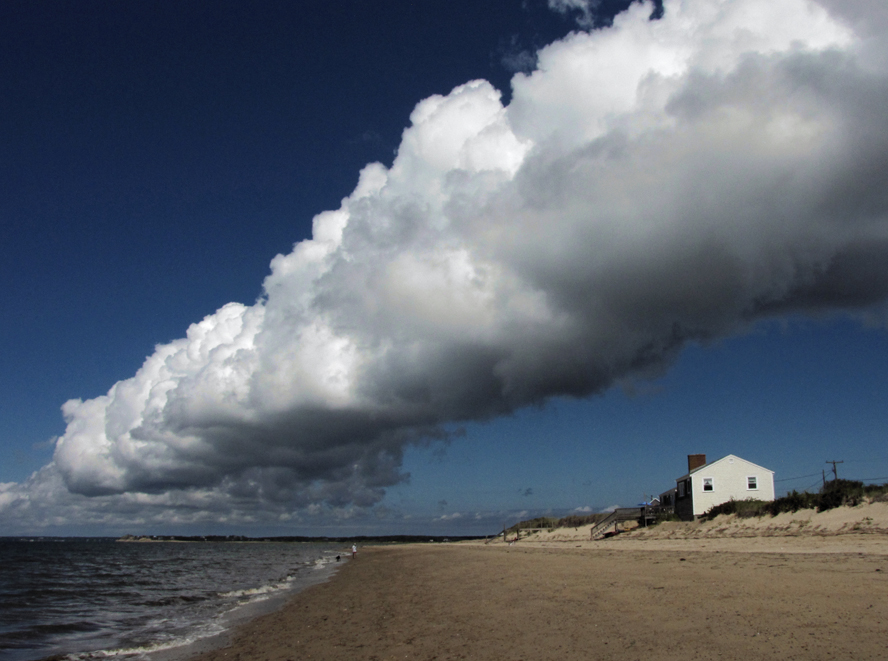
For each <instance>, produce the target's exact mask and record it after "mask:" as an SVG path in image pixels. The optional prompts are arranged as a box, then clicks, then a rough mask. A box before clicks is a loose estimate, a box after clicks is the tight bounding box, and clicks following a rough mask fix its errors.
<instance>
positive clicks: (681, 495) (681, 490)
mask: <svg viewBox="0 0 888 661" xmlns="http://www.w3.org/2000/svg"><path fill="white" fill-rule="evenodd" d="M678 497H679V498H684V497H685V483H684V480H682V481H681V482H679V483H678Z"/></svg>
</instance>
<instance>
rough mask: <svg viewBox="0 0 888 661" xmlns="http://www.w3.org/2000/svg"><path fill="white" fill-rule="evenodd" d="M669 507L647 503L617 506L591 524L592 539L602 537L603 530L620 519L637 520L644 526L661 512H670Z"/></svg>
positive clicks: (619, 521)
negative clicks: (637, 505) (653, 505)
mask: <svg viewBox="0 0 888 661" xmlns="http://www.w3.org/2000/svg"><path fill="white" fill-rule="evenodd" d="M671 512H672V508H671V507H651V506H649V505H645V506H639V507H618V508H617V509H615V510H614V511H613V512H611V513H610V514H608V515H607V517H606V518H604V519H602V520H601V521H599V522H598V523H596V524H595V525H594V526H592V532H591V536H592V539H600V538H601V537H604V534H605V532H606V531H607V529H608V528H609V527H610V526H611V525H615V524H617V523H621V522H622V521H638V523H639V525H642V526H645V525H647V524H648V523H651V522H652V521H654V519H656V518H657V516H659V515H661V514H667V513H671Z"/></svg>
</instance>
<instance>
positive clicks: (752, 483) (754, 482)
mask: <svg viewBox="0 0 888 661" xmlns="http://www.w3.org/2000/svg"><path fill="white" fill-rule="evenodd" d="M758 488H759V485H758V477H756V476H755V475H750V476H749V477H747V478H746V489H747V490H748V491H755V490H756V489H758Z"/></svg>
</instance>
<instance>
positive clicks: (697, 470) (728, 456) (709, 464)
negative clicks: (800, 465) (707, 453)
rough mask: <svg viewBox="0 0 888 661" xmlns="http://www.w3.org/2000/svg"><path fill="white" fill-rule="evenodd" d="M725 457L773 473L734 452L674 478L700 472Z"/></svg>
mask: <svg viewBox="0 0 888 661" xmlns="http://www.w3.org/2000/svg"><path fill="white" fill-rule="evenodd" d="M727 459H739V460H740V461H743V462H746V463H747V464H750V465H752V466H755V467H756V468H760V469H761V470H763V471H765V472H766V473H771V474H772V475H773V474H774V471H772V470H771V469H770V468H765V467H764V466H759V465H758V464H753V463H752V462H751V461H749V460H748V459H744V458H743V457H738V456H737V455H736V454H726V455H725V456H724V457H722V458H721V459H716V460H715V461H710V462H709V463H706V464H703V465H702V466H697V468H695V469H694V470H692V471H691V472H689V473H685V474H684V475H682V476H681V477H677V478H675V481H676V482H680V481H681V480H684V479H687V478H688V477H690V476H691V475H693V474H694V473H699V472H700V471H701V470H703V469H704V468H711V467H712V466H714V465H715V464H720V463H721V462H723V461H725V460H727Z"/></svg>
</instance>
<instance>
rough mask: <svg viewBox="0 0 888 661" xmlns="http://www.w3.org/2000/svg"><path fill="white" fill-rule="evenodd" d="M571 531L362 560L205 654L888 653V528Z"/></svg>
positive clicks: (208, 657)
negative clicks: (695, 533)
mask: <svg viewBox="0 0 888 661" xmlns="http://www.w3.org/2000/svg"><path fill="white" fill-rule="evenodd" d="M858 514H859V513H858ZM866 516H867V515H866V514H865V515H864V518H865V517H866ZM871 518H872V517H871ZM728 524H729V522H727V521H722V522H721V524H720V527H722V528H726V529H729V528H730V525H728ZM680 525H681V524H679V527H680ZM807 525H812V524H810V523H809V524H807ZM572 532H573V534H575V535H577V537H576V538H575V539H562V540H560V541H554V540H551V539H550V540H538V541H532V540H529V541H525V540H522V541H520V542H518V543H516V544H513V545H509V544H507V543H503V542H502V541H499V542H491V543H489V544H484V543H461V544H438V545H413V546H387V547H370V548H364V549H361V551H360V552H359V554H358V558H357V559H356V560H354V561H350V562H349V563H348V564H347V565H346V566H344V567H343V568H342V569H341V571H340V572H339V573H338V574H337V576H335V577H334V578H333V580H331V581H330V582H328V583H324V584H321V585H316V586H313V587H311V588H309V589H307V590H306V591H304V592H303V593H300V594H299V595H297V596H296V597H295V598H294V599H293V600H292V601H291V602H290V603H289V604H288V605H287V606H286V607H284V608H283V609H281V610H280V611H278V612H275V613H271V614H268V615H266V616H263V617H261V618H259V619H257V620H254V621H253V622H251V623H249V624H247V625H246V626H245V627H243V628H241V629H240V630H238V631H237V632H236V633H235V635H234V636H233V637H232V639H231V641H230V644H229V645H228V646H226V647H223V648H220V649H217V650H214V651H211V652H207V653H204V654H202V655H199V656H197V657H193V659H194V661H222V660H225V661H230V660H232V659H242V660H244V661H246V660H248V659H249V660H251V661H252V660H269V661H275V660H278V659H280V660H287V659H292V660H293V661H302V660H304V659H359V660H361V659H366V660H368V661H369V660H383V659H422V660H426V659H428V660H431V659H441V660H443V659H481V660H485V659H510V660H511V659H514V660H518V659H524V660H528V661H531V660H535V659H580V658H583V659H676V660H677V659H682V660H686V659H749V658H783V659H858V660H862V659H885V658H888V535H885V534H884V533H882V532H873V531H871V532H860V531H859V530H858V531H855V532H846V533H841V534H832V535H827V534H825V533H824V534H820V535H817V534H807V535H801V534H793V535H783V536H747V537H738V536H733V537H732V536H725V535H724V534H723V536H721V537H717V536H714V535H710V536H709V537H706V538H704V539H694V538H691V537H689V536H688V535H687V533H685V535H684V538H681V539H680V538H677V537H676V536H675V530H674V529H673V530H670V529H669V528H668V527H664V528H661V529H660V531H659V532H658V533H657V534H651V533H653V530H652V531H648V532H649V534H647V535H644V534H638V533H630V534H626V535H619V536H617V537H616V538H613V539H610V540H604V541H599V542H591V541H587V540H583V539H580V538H579V535H581V534H582V530H580V529H577V530H573V531H572ZM642 532H643V531H642ZM722 533H724V530H723V531H722ZM670 535H671V536H670Z"/></svg>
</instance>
